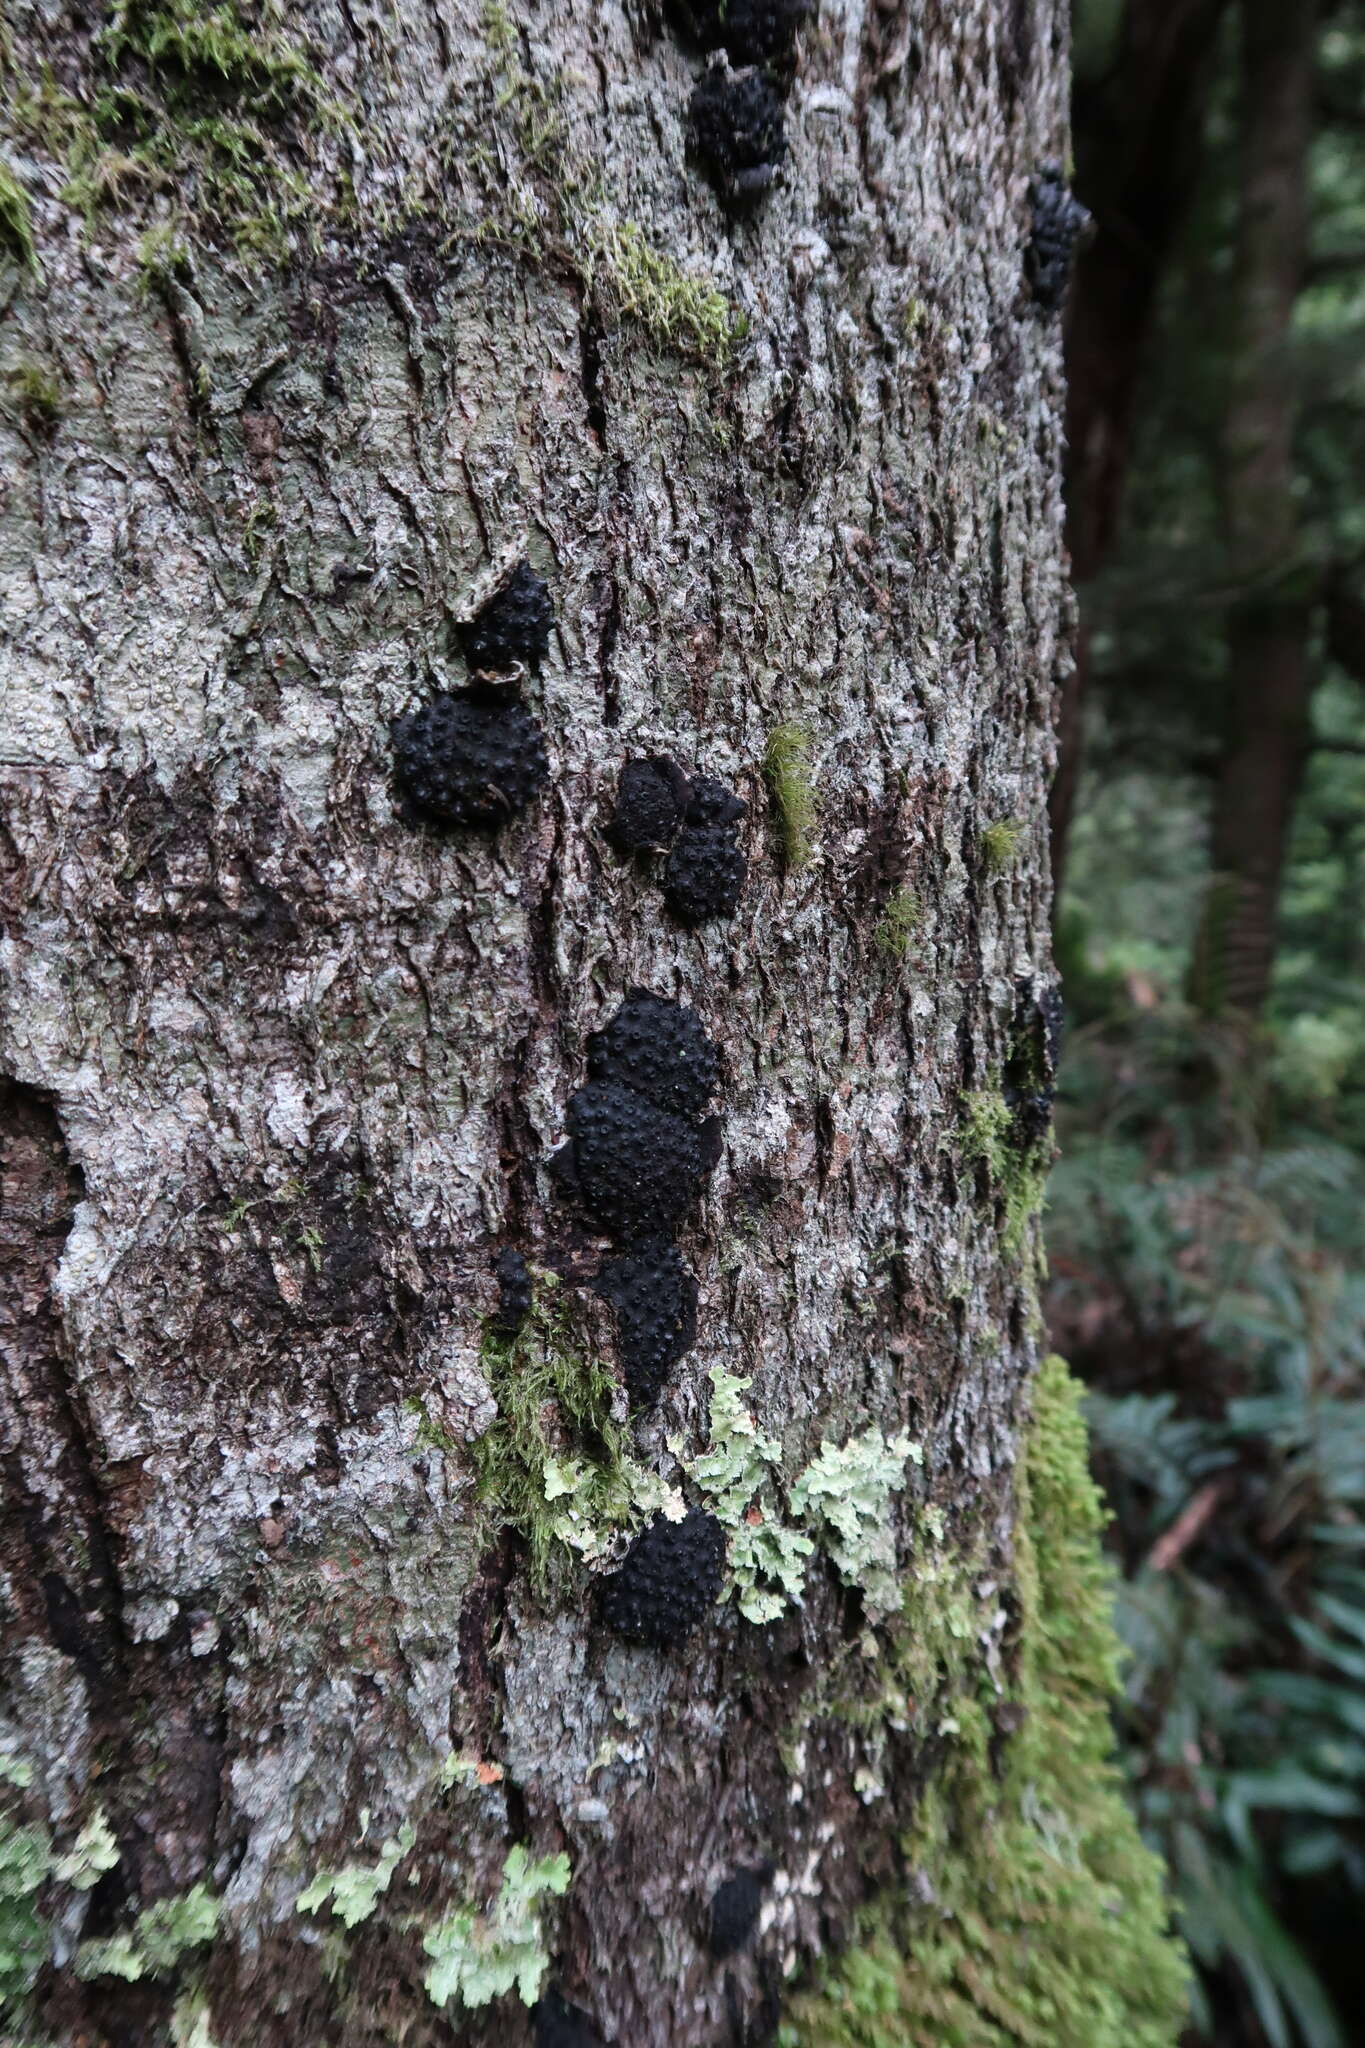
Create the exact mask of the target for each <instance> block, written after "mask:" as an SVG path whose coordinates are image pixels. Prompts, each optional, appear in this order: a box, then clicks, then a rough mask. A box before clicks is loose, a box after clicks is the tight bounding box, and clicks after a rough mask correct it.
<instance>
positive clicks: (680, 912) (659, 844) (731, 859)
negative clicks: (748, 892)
mask: <svg viewBox="0 0 1365 2048" xmlns="http://www.w3.org/2000/svg"><path fill="white" fill-rule="evenodd" d="M747 809H748V806H747V805H746V804H744V803H743V802H742V801H741V800H740V798H739V797H737V796H736V795H735V794H734V792H733V790H729V789H727V788H726V787H725V784H724V783H723V782H719V781H717V779H716V778H715V776H713V775H702V776H699V777H698V778H697V779H696V780H695V782H693V781H689V779H688V777H687V776H686V775H685V774H684V773H683V771H682V769H681V768H679V766H678V764H677V762H676V761H670V760H668V759H667V758H665V757H664V756H662V755H655V756H653V757H652V758H650V759H649V760H640V761H627V762H626V763H625V765H624V767H623V768H622V770H621V779H620V782H619V784H618V786H617V792H616V808H615V810H614V812H613V813H612V819H611V825H610V828H609V830H610V834H611V837H612V838H613V839H614V840H615V842H616V844H617V845H618V846H619V847H620V848H621V849H622V851H623V852H626V853H633V854H641V853H651V852H661V851H663V850H665V849H667V852H668V859H667V861H666V862H665V865H664V871H663V892H664V901H665V902H666V903H667V905H668V907H669V909H670V910H671V911H672V913H673V915H674V916H675V917H676V918H677V920H678V922H679V923H680V924H685V925H693V926H695V925H699V924H707V923H709V922H710V920H711V919H713V918H720V917H733V916H734V914H735V911H736V909H737V908H738V905H739V899H740V897H741V895H742V894H743V892H744V884H745V882H746V881H747V880H748V875H749V863H748V861H747V860H746V859H745V857H744V854H743V852H742V851H741V849H740V844H739V840H738V838H737V837H736V828H737V826H738V824H739V821H740V819H741V818H743V817H744V816H745V815H746V813H747Z"/></svg>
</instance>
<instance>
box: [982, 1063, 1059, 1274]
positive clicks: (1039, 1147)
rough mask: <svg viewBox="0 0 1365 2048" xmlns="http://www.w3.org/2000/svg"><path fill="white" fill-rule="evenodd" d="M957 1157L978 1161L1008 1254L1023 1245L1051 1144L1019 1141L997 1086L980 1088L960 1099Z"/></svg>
mask: <svg viewBox="0 0 1365 2048" xmlns="http://www.w3.org/2000/svg"><path fill="white" fill-rule="evenodd" d="M961 1143H962V1156H963V1158H964V1159H967V1160H981V1161H982V1162H983V1163H984V1164H985V1166H986V1169H987V1171H988V1173H989V1174H990V1178H991V1184H992V1187H993V1188H994V1191H995V1193H996V1195H997V1197H998V1198H999V1199H1000V1201H1001V1202H1002V1203H1003V1206H1004V1222H1003V1225H1002V1227H1001V1232H1000V1237H1001V1242H1002V1244H1003V1245H1004V1247H1005V1250H1006V1251H1007V1252H1009V1253H1010V1254H1011V1255H1013V1254H1014V1253H1016V1252H1018V1251H1020V1250H1021V1249H1022V1248H1023V1245H1024V1242H1025V1240H1026V1238H1027V1236H1028V1231H1029V1225H1030V1224H1031V1223H1032V1221H1033V1219H1034V1217H1035V1216H1036V1215H1037V1213H1038V1211H1039V1209H1040V1208H1041V1207H1042V1202H1043V1192H1044V1190H1045V1188H1046V1187H1047V1177H1048V1174H1049V1172H1050V1171H1051V1168H1052V1144H1051V1140H1050V1139H1046V1138H1045V1139H1041V1140H1039V1141H1037V1142H1036V1143H1034V1144H1031V1145H1020V1144H1019V1143H1018V1142H1017V1141H1016V1137H1015V1123H1014V1114H1013V1111H1012V1110H1011V1109H1010V1107H1009V1104H1008V1103H1007V1102H1006V1101H1005V1098H1004V1096H1003V1095H1002V1094H1001V1093H1000V1090H999V1088H998V1087H996V1088H988V1089H981V1090H979V1091H978V1092H976V1093H975V1094H972V1095H968V1096H967V1097H966V1099H965V1101H964V1103H963V1115H962V1139H961Z"/></svg>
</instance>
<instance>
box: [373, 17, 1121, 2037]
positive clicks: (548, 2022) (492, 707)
mask: <svg viewBox="0 0 1365 2048" xmlns="http://www.w3.org/2000/svg"><path fill="white" fill-rule="evenodd" d="M808 11H809V0H702V4H692V0H672V12H673V14H674V15H675V17H676V18H677V20H678V22H679V24H680V26H681V27H682V28H683V30H684V31H685V33H687V34H688V35H689V36H690V37H691V38H692V39H693V41H694V42H695V43H697V44H698V45H699V46H700V47H701V48H702V49H703V50H704V51H706V52H707V53H709V55H710V62H709V63H708V66H707V69H706V70H705V72H704V73H703V74H702V76H701V78H700V79H699V80H698V82H697V85H696V88H695V90H694V92H693V95H692V103H691V108H690V123H689V135H690V143H691V148H692V151H693V153H694V155H695V156H696V158H697V159H698V160H699V162H700V163H701V164H702V165H703V167H704V168H705V170H706V171H707V173H708V175H709V176H710V177H711V179H712V181H713V182H714V183H715V185H716V186H717V189H718V190H719V191H720V193H721V195H722V197H723V198H724V199H725V200H726V201H727V202H728V203H730V204H731V205H734V206H739V205H742V204H745V203H748V202H751V201H753V200H754V199H755V198H757V197H758V196H759V195H760V194H761V193H762V192H764V191H766V189H767V188H768V186H769V185H770V184H771V182H772V179H773V175H774V172H775V170H776V167H777V165H778V164H779V163H780V162H781V160H782V157H783V155H784V154H785V151H786V136H785V131H784V119H783V108H784V102H785V99H786V96H787V93H788V91H789V90H790V86H791V80H792V75H793V71H794V68H795V40H796V33H797V30H798V28H799V26H800V23H801V21H802V20H803V18H804V17H805V16H806V14H807V13H808ZM1030 199H1031V203H1032V210H1033V219H1032V231H1031V234H1030V238H1029V242H1028V245H1027V248H1026V250H1025V258H1024V265H1025V274H1026V278H1027V281H1028V284H1029V287H1030V289H1031V291H1032V295H1033V298H1034V300H1035V302H1036V303H1037V304H1038V305H1039V306H1040V307H1041V308H1042V309H1043V310H1045V311H1049V312H1051V311H1055V310H1056V309H1057V308H1058V307H1059V306H1060V305H1061V302H1062V299H1063V297H1064V296H1065V291H1066V284H1067V279H1068V276H1069V273H1070V268H1071V262H1072V258H1073V256H1074V253H1075V248H1076V244H1077V241H1078V239H1079V237H1080V234H1081V232H1082V230H1083V229H1084V227H1085V225H1086V222H1087V219H1088V216H1087V215H1086V213H1085V210H1084V208H1083V207H1081V206H1080V205H1078V203H1077V202H1076V200H1075V199H1073V198H1072V196H1071V194H1070V192H1069V191H1068V190H1067V188H1066V185H1065V182H1064V181H1063V179H1062V176H1061V173H1060V171H1059V170H1057V169H1056V168H1055V167H1054V166H1048V167H1047V168H1045V169H1044V170H1043V171H1042V172H1040V173H1039V175H1038V177H1037V178H1036V179H1035V180H1034V183H1033V185H1032V186H1031V188H1030ZM553 627H554V607H553V605H552V603H551V600H550V593H549V590H548V588H547V586H546V584H545V582H544V580H543V579H542V578H541V577H539V576H537V575H536V573H535V571H534V570H533V569H531V568H530V566H529V565H528V564H527V563H525V562H521V563H519V564H518V565H517V566H516V568H515V569H514V570H513V571H512V573H511V575H510V576H509V577H508V578H507V579H506V581H505V582H504V583H503V585H502V586H501V588H500V589H499V590H498V591H496V592H495V593H494V595H493V596H492V597H491V598H490V599H489V600H488V602H487V603H486V604H485V605H484V606H483V607H482V609H481V610H480V611H479V612H478V613H477V615H476V616H475V617H474V618H473V619H471V620H469V621H467V622H465V623H464V624H462V625H461V626H460V627H459V628H458V638H459V642H460V646H461V651H462V652H463V655H464V658H465V662H466V665H467V667H468V670H469V682H468V686H467V687H466V688H465V689H464V690H462V691H457V692H440V693H438V694H436V695H434V696H432V697H431V698H429V699H428V700H427V702H426V703H424V704H422V705H421V706H420V707H419V708H418V709H417V710H415V711H412V712H409V713H408V714H407V715H406V716H405V717H403V718H400V719H399V720H398V721H397V722H396V724H395V726H394V728H393V745H394V758H395V771H396V778H397V781H398V783H399V786H400V788H401V789H402V790H403V791H404V793H405V794H406V795H407V797H408V798H409V799H410V801H411V802H412V803H413V804H414V805H415V806H416V808H417V810H418V811H419V812H420V813H422V814H423V815H425V816H427V817H429V818H432V819H434V820H436V821H438V822H439V823H441V824H446V825H466V826H484V827H497V826H499V825H502V824H504V823H505V822H506V821H507V820H508V819H509V818H511V817H513V816H515V815H516V814H517V813H518V812H521V811H524V810H525V809H526V808H527V806H528V805H529V804H530V803H531V801H532V800H533V798H535V797H536V796H537V795H538V794H539V792H540V790H541V789H542V788H543V786H544V784H545V782H546V781H547V779H548V776H549V761H548V758H547V756H546V752H545V743H544V739H543V737H542V734H541V730H540V727H539V726H538V725H537V723H536V721H535V719H534V718H533V717H532V716H531V714H530V713H529V712H528V711H527V710H526V709H525V707H524V706H523V705H522V704H521V703H520V701H519V699H518V695H517V692H518V689H519V687H520V684H521V681H522V679H523V678H524V677H525V676H526V675H528V674H534V673H536V672H537V671H538V670H539V667H540V664H541V661H542V660H543V658H544V656H545V653H546V651H547V649H548V646H549V641H550V634H551V632H552V630H553ZM744 815H745V806H744V805H743V803H742V802H741V801H740V800H739V798H738V797H736V796H735V795H734V794H733V792H732V791H730V790H728V789H727V788H726V787H725V785H724V784H723V783H721V782H718V781H716V780H715V779H714V778H713V777H710V776H689V775H688V774H687V773H686V772H685V771H684V770H683V769H682V768H681V767H679V765H678V764H677V763H676V762H675V761H673V760H670V759H668V758H667V757H665V756H659V755H655V756H651V757H648V758H645V759H640V760H632V761H628V762H626V764H625V766H624V767H623V769H622V771H621V776H620V782H619V785H618V789H617V796H616V805H615V809H614V812H613V814H612V819H611V825H610V832H611V837H612V838H613V839H614V841H615V842H616V844H617V846H618V847H619V848H620V849H621V850H622V852H624V853H626V854H627V855H629V856H632V857H637V858H638V857H648V856H653V855H662V856H663V857H664V866H663V873H662V888H663V893H664V898H665V901H666V902H667V903H668V906H669V908H670V909H671V910H672V912H673V913H674V915H675V916H676V917H677V918H678V919H679V921H680V922H681V923H683V924H685V925H698V924H702V923H704V922H706V921H707V920H709V919H711V918H718V917H729V916H731V915H733V913H734V910H735V908H736V905H737V904H738V901H739V897H740V893H741V891H742V889H743V886H744V881H745V876H746V863H745V858H744V854H743V852H742V851H741V849H740V846H739V843H738V838H737V827H738V825H739V822H740V820H741V819H742V818H743V817H744ZM1055 1003H1056V998H1055V994H1045V995H1044V996H1043V997H1042V998H1041V1000H1040V1001H1038V1002H1037V1004H1036V1006H1035V1007H1034V1008H1033V1014H1032V1017H1031V1018H1030V1019H1029V1023H1030V1025H1031V1027H1032V1028H1031V1031H1030V1030H1025V1031H1024V1032H1023V1033H1021V1034H1020V1039H1019V1040H1017V1041H1016V1042H1017V1043H1019V1042H1020V1040H1021V1041H1022V1044H1021V1049H1020V1050H1019V1051H1018V1052H1017V1053H1016V1054H1015V1056H1014V1058H1013V1060H1012V1063H1011V1071H1009V1072H1008V1073H1007V1075H1006V1077H1005V1078H1006V1083H1007V1101H1008V1102H1009V1105H1010V1108H1011V1110H1012V1111H1013V1114H1014V1118H1015V1121H1016V1124H1017V1125H1018V1127H1019V1134H1020V1136H1021V1137H1022V1138H1023V1139H1024V1140H1025V1141H1026V1142H1027V1141H1029V1140H1032V1139H1034V1138H1036V1136H1037V1135H1038V1132H1039V1129H1040V1127H1045V1125H1046V1120H1047V1117H1048V1115H1049V1113H1050V1110H1051V1088H1052V1077H1053V1074H1054V1073H1055V1068H1056V1056H1057V1040H1058V1036H1059V1032H1060V1014H1059V1011H1058V1010H1057V1008H1056V1007H1055ZM1021 1007H1022V1004H1021ZM1021 1021H1022V1020H1021V1019H1018V1018H1017V1019H1016V1023H1019V1022H1021ZM587 1055H588V1079H587V1081H586V1082H585V1084H584V1085H583V1087H581V1088H579V1089H578V1090H576V1092H575V1093H574V1095H573V1097H572V1098H571V1100H570V1103H569V1110H568V1133H569V1135H568V1142H567V1143H566V1144H565V1145H564V1147H563V1148H562V1150H561V1151H560V1152H559V1153H557V1154H556V1155H555V1158H554V1159H553V1161H552V1162H551V1165H552V1168H553V1171H554V1174H555V1177H556V1179H557V1181H558V1183H559V1186H560V1189H561V1192H562V1193H563V1194H564V1195H565V1197H566V1198H568V1199H570V1200H573V1201H575V1202H576V1203H577V1204H578V1205H579V1206H580V1207H581V1208H582V1209H584V1210H585V1211H586V1212H587V1214H588V1216H589V1217H590V1218H591V1219H592V1220H593V1222H594V1223H595V1224H596V1225H597V1226H598V1227H599V1228H600V1229H601V1230H602V1231H603V1232H604V1233H605V1234H606V1235H607V1236H608V1237H609V1238H610V1239H611V1240H612V1241H613V1245H614V1251H613V1255H612V1256H611V1257H610V1258H609V1259H607V1260H606V1261H605V1262H604V1263H603V1265H602V1266H601V1268H600V1270H599V1272H598V1274H597V1278H596V1281H595V1282H594V1285H595V1288H596V1291H597V1293H598V1294H599V1295H600V1296H601V1297H602V1299H603V1300H605V1301H606V1302H607V1303H608V1304H609V1306H610V1307H611V1309H612V1311H613V1314H614V1317H615V1322H616V1331H617V1343H618V1347H619V1352H620V1359H621V1368H622V1375H623V1378H624V1380H625V1384H626V1390H627V1394H628V1396H629V1400H630V1405H631V1408H632V1410H634V1411H635V1412H637V1413H639V1412H642V1411H644V1410H647V1409H649V1408H651V1407H652V1406H653V1405H654V1403H655V1402H656V1401H657V1400H658V1397H659V1395H660V1393H661V1392H662V1389H663V1387H664V1385H665V1383H666V1380H667V1376H668V1374H669V1372H670V1370H671V1369H672V1367H673V1366H674V1365H676V1364H677V1363H678V1361H679V1360H680V1359H681V1358H682V1357H683V1356H684V1355H685V1353H686V1352H688V1351H689V1350H690V1349H691V1348H692V1345H693V1344H694V1343H695V1341H696V1335H697V1283H696V1279H695V1278H694V1276H693V1275H692V1273H691V1272H689V1270H688V1268H687V1266H686V1265H685V1264H684V1262H683V1258H682V1255H681V1253H680V1252H679V1250H678V1247H677V1244H676V1242H675V1234H676V1232H677V1230H678V1228H679V1227H680V1225H681V1224H682V1222H683V1221H684V1219H685V1217H686V1215H687V1213H688V1211H689V1210H690V1209H691V1208H692V1206H693V1204H694V1203H695V1201H696V1199H697V1197H698V1195H699V1193H700V1191H701V1187H702V1184H703V1182H704V1180H705V1178H706V1176H707V1175H708V1174H709V1173H710V1172H711V1171H712V1169H713V1168H714V1166H715V1164H716V1160H717V1158H718V1156H719V1142H720V1125H719V1120H718V1119H717V1118H716V1117H715V1116H710V1115H707V1114H706V1110H707V1105H708V1103H709V1102H710V1100H711V1098H712V1096H713V1095H714V1093H715V1090H716V1086H717V1082H718V1079H719V1067H718V1062H717V1057H716V1048H715V1046H714V1045H713V1044H712V1043H711V1040H710V1039H709V1038H708V1037H707V1035H706V1033H705V1031H704V1030H703V1028H702V1025H701V1023H700V1021H699V1019H698V1018H697V1016H696V1015H695V1013H694V1012H693V1011H691V1010H689V1009H687V1008H686V1007H685V1006H684V1005H683V1004H681V1003H675V1002H672V1001H669V1000H667V999H665V998H664V997H661V996H656V995H651V994H650V993H649V992H648V991H646V990H644V989H633V990H631V991H630V992H629V994H628V996H627V999H626V1001H625V1002H624V1003H623V1005H622V1006H621V1008H620V1009H619V1010H618V1011H617V1013H616V1015H615V1016H614V1017H613V1018H612V1019H611V1021H610V1022H609V1023H608V1024H607V1025H606V1026H605V1027H604V1028H603V1029H602V1030H600V1031H597V1032H594V1033H593V1034H592V1036H591V1037H590V1038H589V1040H588V1047H587ZM496 1270H497V1280H498V1288H499V1307H498V1310H497V1313H496V1315H495V1317H494V1319H493V1320H494V1327H495V1328H496V1329H498V1330H500V1331H501V1332H503V1333H504V1334H507V1335H511V1334H513V1333H514V1332H515V1331H516V1330H517V1328H518V1327H519V1326H520V1324H521V1322H522V1321H523V1319H524V1318H525V1316H526V1314H527V1313H528V1311H529V1309H530V1306H531V1281H530V1274H529V1271H528V1268H527V1265H526V1260H525V1258H524V1257H523V1255H522V1254H521V1253H520V1252H519V1251H517V1250H515V1249H514V1248H510V1247H509V1248H508V1249H506V1250H504V1251H503V1252H502V1253H500V1254H499V1257H498V1261H497V1269H496ZM724 1567H725V1532H724V1530H723V1528H722V1527H721V1525H720V1523H719V1522H718V1521H717V1520H716V1518H715V1517H714V1516H713V1515H710V1514H707V1513H706V1512H705V1511H704V1510H703V1509H701V1508H695V1507H694V1508H692V1509H690V1510H689V1511H688V1512H687V1513H686V1514H685V1515H684V1516H683V1517H682V1519H681V1520H679V1521H676V1522H675V1521H670V1520H668V1519H667V1518H666V1517H664V1516H659V1517H657V1518H656V1519H655V1520H654V1521H653V1522H652V1523H651V1524H650V1526H649V1528H647V1529H646V1530H645V1531H644V1532H643V1533H642V1534H641V1535H640V1536H638V1537H637V1538H636V1539H635V1541H634V1543H633V1544H632V1545H631V1547H630V1549H629V1551H628V1552H627V1554H626V1557H625V1559H624V1562H623V1563H622V1565H621V1566H620V1568H619V1570H617V1571H616V1572H614V1573H612V1574H611V1575H610V1576H609V1577H608V1578H607V1579H606V1581H605V1582H604V1586H603V1592H602V1598H601V1611H602V1616H603V1619H604V1621H605V1622H606V1623H607V1625H608V1626H609V1627H610V1628H612V1629H613V1630H614V1631H615V1632H616V1633H617V1634H618V1635H620V1636H622V1637H623V1638H625V1639H626V1640H627V1641H629V1642H633V1643H640V1644H645V1645H649V1646H651V1647H654V1648H659V1649H665V1648H671V1647H673V1646H674V1645H675V1644H678V1643H680V1642H682V1641H684V1640H685V1639H686V1638H687V1636H689V1635H690V1634H691V1633H692V1631H693V1630H694V1629H695V1628H696V1626H697V1625H698V1623H699V1622H701V1621H702V1620H703V1619H704V1618H705V1616H706V1614H707V1613H708V1612H709V1610H710V1609H711V1608H712V1607H713V1606H714V1604H715V1602H716V1599H717V1597H718V1595H719V1592H720V1588H721V1584H722V1579H723V1575H724ZM771 1874H772V1872H771V1866H770V1865H765V1866H763V1867H760V1868H755V1869H742V1870H739V1871H737V1872H736V1873H735V1874H734V1876H732V1877H730V1878H727V1879H726V1880H725V1882H724V1883H723V1884H721V1885H720V1886H719V1887H718V1888H717V1890H716V1892H715V1893H714V1895H713V1897H712V1900H711V1908H710V1920H709V1926H708V1930H707V1943H708V1946H709V1948H710V1950H711V1953H712V1955H713V1956H715V1957H716V1958H717V1959H723V1958H725V1957H728V1956H730V1955H733V1954H734V1953H736V1952H737V1951H738V1950H739V1949H740V1948H742V1947H743V1946H744V1945H745V1944H746V1943H747V1942H748V1940H749V1939H750V1937H751V1935H752V1933H753V1930H754V1927H755V1925H756V1924H757V1920H758V1915H759V1911H760V1908H761V1903H762V1896H763V1891H764V1888H765V1886H766V1884H767V1882H768V1879H769V1877H770V1876H771ZM535 2020H536V2042H537V2048H600V2040H599V2036H598V2035H597V2034H596V2032H595V2031H594V2029H593V2027H592V2024H591V2022H590V2021H589V2019H588V2018H587V2016H586V2014H584V2013H582V2012H580V2011H579V2009H578V2008H577V2007H576V2006H574V2005H571V2004H570V2003H569V2002H568V2001H567V2000H566V1999H564V1998H563V1997H562V1996H561V1995H560V1993H559V1992H558V1991H553V1990H552V1991H550V1992H548V1993H547V1994H546V1996H545V1997H544V1998H542V1999H541V2000H540V2001H539V2003H538V2005H537V2007H536V2015H535Z"/></svg>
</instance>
